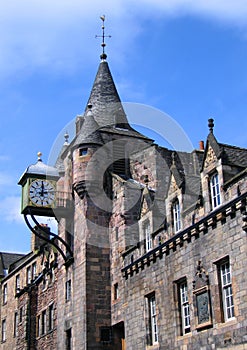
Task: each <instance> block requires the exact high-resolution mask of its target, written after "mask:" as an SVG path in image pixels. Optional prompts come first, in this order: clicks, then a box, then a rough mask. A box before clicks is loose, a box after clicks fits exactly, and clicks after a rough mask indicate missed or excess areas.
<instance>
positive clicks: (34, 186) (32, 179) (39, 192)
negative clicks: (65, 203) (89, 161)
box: [18, 152, 59, 216]
mask: <svg viewBox="0 0 247 350" xmlns="http://www.w3.org/2000/svg"><path fill="white" fill-rule="evenodd" d="M41 156H42V154H41V153H40V152H39V153H38V160H37V162H36V163H35V164H32V165H30V166H28V167H27V169H26V171H25V172H24V173H23V175H22V176H21V178H20V180H19V182H18V184H19V185H21V186H22V198H21V213H22V214H27V213H28V212H29V211H30V210H31V211H32V214H34V215H42V216H54V213H53V209H55V207H56V183H57V180H58V179H59V174H58V170H57V169H56V168H54V167H52V166H49V165H46V164H44V163H43V162H42V159H41Z"/></svg>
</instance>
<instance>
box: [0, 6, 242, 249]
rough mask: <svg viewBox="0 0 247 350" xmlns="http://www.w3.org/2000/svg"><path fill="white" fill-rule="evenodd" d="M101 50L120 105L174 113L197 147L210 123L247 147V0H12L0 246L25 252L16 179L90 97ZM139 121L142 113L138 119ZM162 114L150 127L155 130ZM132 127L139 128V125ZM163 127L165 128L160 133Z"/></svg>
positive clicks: (1, 80) (6, 10) (5, 12)
mask: <svg viewBox="0 0 247 350" xmlns="http://www.w3.org/2000/svg"><path fill="white" fill-rule="evenodd" d="M102 14H105V15H106V22H105V26H106V34H110V35H111V36H112V37H111V38H110V39H107V47H106V52H107V54H108V62H109V65H110V69H111V72H112V74H113V77H114V80H115V83H116V85H117V88H118V91H119V94H120V97H121V99H122V101H123V102H132V103H139V104H145V105H148V106H152V107H153V108H155V109H158V110H160V111H162V112H165V113H167V114H168V115H169V116H171V117H172V118H173V119H174V120H175V121H176V123H177V125H179V126H180V127H181V128H182V129H183V130H184V132H185V133H186V134H187V135H188V137H189V140H190V141H191V142H192V144H193V145H194V147H195V148H197V147H198V142H199V140H203V139H204V140H205V138H206V137H207V134H208V127H207V120H208V118H209V117H214V119H215V129H214V130H215V135H216V137H217V138H218V140H219V141H220V142H224V143H230V144H234V145H238V146H241V147H247V134H246V129H247V118H246V115H247V103H246V101H247V99H246V97H247V3H246V1H245V0H242V1H241V0H235V1H234V2H232V1H229V2H225V1H222V0H217V1H213V0H197V1H192V0H187V1H186V0H166V1H165V2H164V1H163V0H139V1H131V0H105V1H104V2H102V1H100V0H92V1H90V2H88V3H87V4H85V2H84V1H78V0H71V1H69V2H68V1H64V0H61V1H57V0H54V1H48V0H43V1H39V0H37V1H32V0H23V1H21V2H20V1H17V0H12V1H11V0H10V1H8V2H5V3H4V4H2V6H1V14H0V33H1V34H0V96H1V98H0V113H1V138H0V224H1V230H0V251H18V252H28V251H29V249H30V248H29V246H30V244H29V241H30V234H29V232H28V229H27V227H26V226H25V224H24V221H23V218H22V216H21V215H20V192H21V191H20V190H21V189H20V187H19V186H18V185H17V182H18V179H19V178H20V176H21V174H22V173H23V171H24V170H25V168H26V167H27V166H28V165H30V164H32V163H35V162H36V159H37V156H36V154H37V152H38V151H42V153H43V161H44V162H46V161H47V160H48V158H49V154H50V153H51V150H52V149H53V148H54V146H53V145H54V142H55V140H56V139H57V137H58V135H59V134H60V133H61V130H64V128H66V125H67V124H68V123H69V124H70V125H71V122H72V120H73V119H74V118H75V117H76V115H78V114H81V113H82V112H83V111H84V108H85V106H86V103H87V99H88V96H89V93H90V89H91V87H92V84H93V81H94V78H95V74H96V71H97V69H98V65H99V63H100V59H99V55H100V53H101V47H100V39H95V34H99V35H100V34H101V21H100V19H99V16H100V15H102ZM138 118H139V119H140V120H139V119H138V123H139V124H140V125H142V122H143V121H142V119H141V117H139V116H138ZM162 122H163V119H162V117H161V118H159V116H158V115H157V118H153V120H152V121H151V124H149V127H150V125H151V127H150V128H151V129H153V130H154V131H156V132H161V125H162V127H164V125H163V124H162ZM138 123H137V124H138ZM161 133H162V132H161Z"/></svg>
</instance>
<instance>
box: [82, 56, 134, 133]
mask: <svg viewBox="0 0 247 350" xmlns="http://www.w3.org/2000/svg"><path fill="white" fill-rule="evenodd" d="M88 105H91V106H92V113H93V116H94V118H95V120H96V122H97V123H98V125H99V127H102V126H114V125H120V126H121V125H124V127H125V128H128V127H129V123H128V120H127V117H126V115H125V112H124V109H123V106H122V104H121V101H120V98H119V95H118V92H117V89H116V86H115V83H114V81H113V78H112V75H111V72H110V69H109V66H108V63H107V62H106V61H102V62H101V63H100V65H99V68H98V72H97V74H96V78H95V80H94V84H93V87H92V90H91V94H90V97H89V100H88V103H87V107H86V110H85V112H86V114H87V112H88Z"/></svg>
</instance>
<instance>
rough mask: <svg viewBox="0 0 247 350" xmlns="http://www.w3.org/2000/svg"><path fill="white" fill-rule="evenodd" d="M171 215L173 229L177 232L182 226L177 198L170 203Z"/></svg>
mask: <svg viewBox="0 0 247 350" xmlns="http://www.w3.org/2000/svg"><path fill="white" fill-rule="evenodd" d="M172 215H173V225H174V231H175V233H177V232H178V231H180V230H181V228H182V223H181V208H180V203H179V200H178V198H177V199H176V200H175V201H174V203H173V205H172Z"/></svg>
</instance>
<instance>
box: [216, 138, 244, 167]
mask: <svg viewBox="0 0 247 350" xmlns="http://www.w3.org/2000/svg"><path fill="white" fill-rule="evenodd" d="M219 147H220V149H221V154H222V161H223V164H228V165H234V166H237V167H241V168H246V167H247V149H246V148H240V147H236V146H231V145H225V144H223V143H219Z"/></svg>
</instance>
